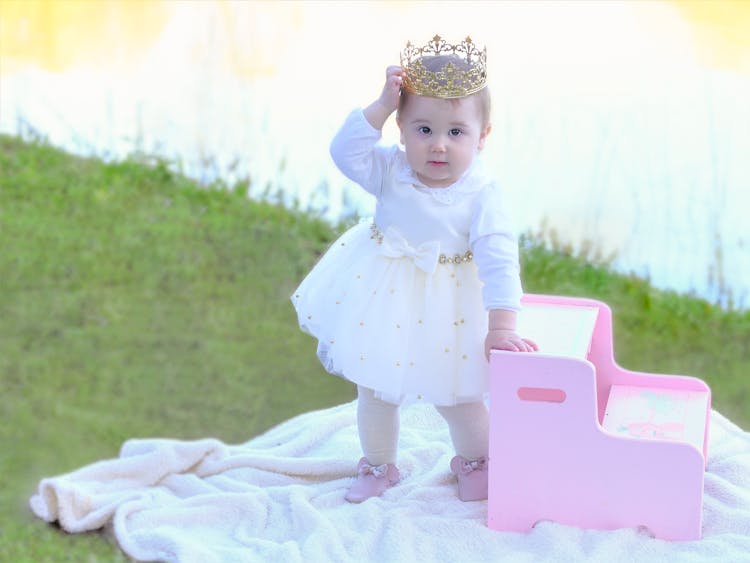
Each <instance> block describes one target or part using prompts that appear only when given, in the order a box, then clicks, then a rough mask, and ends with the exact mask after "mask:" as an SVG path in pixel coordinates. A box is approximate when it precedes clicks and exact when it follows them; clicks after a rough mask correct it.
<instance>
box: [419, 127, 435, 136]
mask: <svg viewBox="0 0 750 563" xmlns="http://www.w3.org/2000/svg"><path fill="white" fill-rule="evenodd" d="M419 132H420V133H422V135H429V134H430V133H431V132H432V130H431V129H430V128H429V127H427V126H426V125H422V127H420V128H419Z"/></svg>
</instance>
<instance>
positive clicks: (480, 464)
mask: <svg viewBox="0 0 750 563" xmlns="http://www.w3.org/2000/svg"><path fill="white" fill-rule="evenodd" d="M456 465H457V466H458V467H454V470H457V471H455V473H457V474H458V473H461V474H462V475H468V474H469V473H471V472H472V471H477V470H486V469H487V458H486V457H480V458H479V459H472V460H468V459H464V458H462V457H459V458H458V460H457V462H456Z"/></svg>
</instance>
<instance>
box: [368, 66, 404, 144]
mask: <svg viewBox="0 0 750 563" xmlns="http://www.w3.org/2000/svg"><path fill="white" fill-rule="evenodd" d="M403 76H404V71H403V69H402V68H401V67H400V66H389V67H388V68H387V69H385V86H383V91H382V92H381V93H380V97H379V98H378V99H377V100H375V101H374V102H372V103H371V104H370V105H369V106H367V107H366V108H365V109H364V110H363V113H364V115H365V119H367V121H368V123H369V124H370V125H372V126H373V127H374V128H375V129H382V128H383V125H385V122H386V120H387V119H388V117H390V115H391V114H392V113H393V112H394V111H396V109H397V108H398V99H399V95H400V92H401V83H402V82H403Z"/></svg>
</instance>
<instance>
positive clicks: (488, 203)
mask: <svg viewBox="0 0 750 563" xmlns="http://www.w3.org/2000/svg"><path fill="white" fill-rule="evenodd" d="M486 192H487V193H486V195H485V194H483V195H482V197H480V199H479V201H478V205H477V209H476V211H475V213H474V220H473V221H472V225H471V231H470V235H469V244H470V247H471V249H472V252H473V253H474V260H475V262H476V264H477V268H478V269H479V279H480V280H482V283H483V284H484V285H483V287H482V301H483V303H484V308H485V309H486V310H488V311H489V310H491V309H506V310H511V311H519V310H520V309H521V296H522V294H523V289H522V288H521V268H520V265H519V259H518V241H517V240H516V236H515V234H514V231H513V226H512V223H511V221H510V219H509V218H508V216H507V215H506V214H505V213H504V211H503V207H502V201H501V199H500V195H499V190H498V189H497V188H495V187H491V188H487V189H486Z"/></svg>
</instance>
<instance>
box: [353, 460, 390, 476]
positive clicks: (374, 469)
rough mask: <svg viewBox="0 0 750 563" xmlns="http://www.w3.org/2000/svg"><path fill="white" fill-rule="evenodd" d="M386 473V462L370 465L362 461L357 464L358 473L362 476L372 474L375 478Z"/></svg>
mask: <svg viewBox="0 0 750 563" xmlns="http://www.w3.org/2000/svg"><path fill="white" fill-rule="evenodd" d="M387 473H388V464H387V463H383V464H381V465H370V464H369V463H367V462H362V463H361V464H360V466H359V474H360V475H362V476H363V477H364V476H365V475H372V476H373V477H376V478H378V479H379V478H381V477H385V476H386V474H387Z"/></svg>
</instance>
